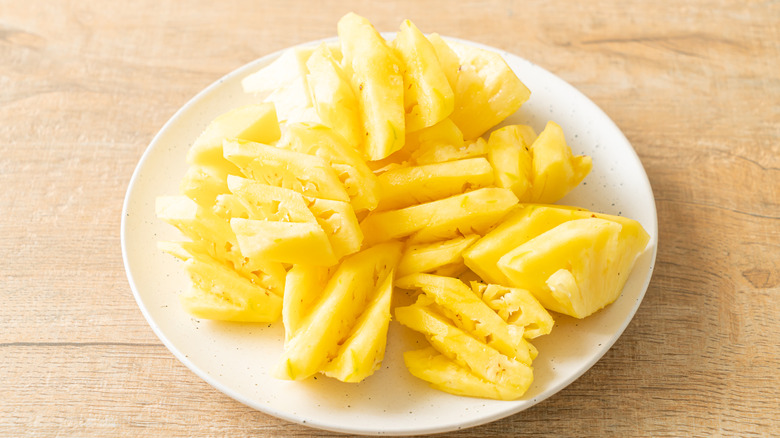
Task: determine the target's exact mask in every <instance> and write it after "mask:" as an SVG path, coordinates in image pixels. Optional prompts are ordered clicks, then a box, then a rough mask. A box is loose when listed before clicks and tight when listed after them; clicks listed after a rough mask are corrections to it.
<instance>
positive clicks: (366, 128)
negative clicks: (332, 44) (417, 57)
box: [338, 13, 405, 160]
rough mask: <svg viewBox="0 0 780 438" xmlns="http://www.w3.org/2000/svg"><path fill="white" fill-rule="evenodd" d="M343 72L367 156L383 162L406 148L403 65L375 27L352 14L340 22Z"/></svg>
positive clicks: (339, 31) (339, 32)
mask: <svg viewBox="0 0 780 438" xmlns="http://www.w3.org/2000/svg"><path fill="white" fill-rule="evenodd" d="M338 34H339V38H340V40H341V51H342V56H343V58H342V68H343V69H344V71H345V72H346V74H347V76H348V77H350V78H351V81H352V89H353V90H354V91H355V94H356V95H357V98H358V99H357V100H358V104H359V108H360V112H361V116H362V121H363V132H364V135H365V139H364V143H363V148H364V149H363V152H364V155H365V156H366V157H367V158H368V159H369V160H381V159H382V158H385V157H387V156H388V155H390V154H392V153H393V152H395V151H397V150H399V149H401V148H402V147H403V145H404V139H405V135H404V132H405V129H404V117H405V116H404V114H405V113H404V81H403V67H402V63H401V61H400V60H399V59H398V58H397V57H396V55H395V54H394V53H393V50H392V49H391V48H390V47H389V46H388V45H387V43H386V42H385V40H384V38H382V36H381V35H379V33H378V32H377V31H376V29H374V26H372V25H371V23H370V22H369V21H368V20H366V19H365V18H363V17H360V16H359V15H357V14H354V13H349V14H347V15H345V16H344V17H342V18H341V20H339V23H338Z"/></svg>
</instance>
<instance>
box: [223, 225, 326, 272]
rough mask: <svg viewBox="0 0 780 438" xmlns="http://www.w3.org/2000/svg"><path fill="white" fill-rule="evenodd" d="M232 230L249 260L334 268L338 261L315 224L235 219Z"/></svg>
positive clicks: (324, 235) (323, 233)
mask: <svg viewBox="0 0 780 438" xmlns="http://www.w3.org/2000/svg"><path fill="white" fill-rule="evenodd" d="M230 228H232V229H233V232H234V233H236V238H237V239H238V246H239V247H240V248H241V252H242V253H243V254H245V255H246V256H247V257H250V258H256V259H261V260H267V261H270V262H276V263H293V264H298V263H301V264H307V265H315V266H333V265H335V264H336V263H337V262H338V259H337V258H336V255H335V254H334V253H333V247H332V246H331V245H330V240H329V239H328V236H327V235H326V234H325V231H324V230H323V229H322V227H321V226H320V225H319V224H318V223H317V222H316V221H315V222H280V221H268V220H257V219H244V218H238V217H234V218H232V219H230Z"/></svg>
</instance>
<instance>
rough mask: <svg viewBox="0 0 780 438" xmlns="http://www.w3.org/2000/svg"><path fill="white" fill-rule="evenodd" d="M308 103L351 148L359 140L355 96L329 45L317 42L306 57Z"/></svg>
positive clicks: (358, 119)
mask: <svg viewBox="0 0 780 438" xmlns="http://www.w3.org/2000/svg"><path fill="white" fill-rule="evenodd" d="M306 66H307V68H308V70H309V73H308V74H307V75H306V79H307V83H308V86H309V93H310V95H311V99H312V103H313V105H314V108H315V109H316V111H317V115H319V117H320V119H321V120H322V123H323V124H324V125H325V126H328V127H330V128H331V129H333V130H334V131H336V132H337V133H338V134H339V135H341V136H342V137H343V138H344V140H345V141H346V142H347V144H348V145H349V147H350V148H351V149H353V150H359V149H360V147H361V146H362V144H363V137H365V135H363V136H361V133H362V132H363V127H362V122H361V118H360V112H359V111H358V108H359V106H358V100H357V96H355V92H354V91H353V90H352V85H351V84H350V80H349V78H348V77H346V76H345V75H344V71H343V70H342V69H341V66H340V65H339V63H338V61H336V59H335V58H334V56H333V52H332V51H331V49H330V48H329V47H328V46H327V45H325V44H321V45H320V46H319V47H317V49H316V50H315V51H314V53H312V54H311V56H310V57H309V59H308V60H307V61H306Z"/></svg>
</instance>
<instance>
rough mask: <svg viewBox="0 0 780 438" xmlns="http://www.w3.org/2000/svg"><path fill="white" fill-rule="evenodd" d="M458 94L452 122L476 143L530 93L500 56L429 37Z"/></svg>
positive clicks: (437, 36)
mask: <svg viewBox="0 0 780 438" xmlns="http://www.w3.org/2000/svg"><path fill="white" fill-rule="evenodd" d="M428 39H429V40H430V42H431V44H433V47H434V48H435V49H436V55H437V57H438V59H439V62H440V63H441V66H442V68H443V69H444V73H445V74H446V75H447V80H448V81H449V82H450V86H451V87H452V90H453V91H454V92H455V109H454V111H453V112H452V114H451V115H450V118H451V119H452V121H454V122H455V124H457V125H458V127H459V128H460V130H461V131H462V132H463V136H464V138H466V139H468V140H472V139H475V138H477V137H479V136H480V135H482V134H484V133H485V132H486V131H487V130H489V129H490V128H492V127H494V126H495V125H497V124H499V123H500V122H501V121H503V120H504V119H505V118H507V117H508V116H509V115H511V114H512V113H514V112H515V111H517V110H518V109H519V108H520V106H521V105H522V104H523V102H525V101H526V100H528V98H529V97H530V95H531V92H530V91H529V90H528V88H526V86H525V85H524V84H523V83H522V82H521V81H520V79H518V77H517V75H515V73H514V72H513V71H512V69H511V68H510V67H509V66H508V65H507V64H506V61H504V59H503V58H502V57H501V55H499V54H498V53H494V52H491V51H489V50H485V49H480V48H477V47H472V46H467V45H464V44H458V43H454V42H453V43H449V44H448V43H447V42H445V41H444V40H443V39H442V38H441V37H440V36H439V35H437V34H431V35H429V36H428Z"/></svg>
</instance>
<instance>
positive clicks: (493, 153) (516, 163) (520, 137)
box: [487, 125, 536, 202]
mask: <svg viewBox="0 0 780 438" xmlns="http://www.w3.org/2000/svg"><path fill="white" fill-rule="evenodd" d="M534 138H536V133H535V132H534V130H533V128H531V127H530V126H525V125H510V126H505V127H503V128H501V129H498V130H496V131H493V132H492V133H491V134H490V139H489V140H488V142H487V147H488V160H490V164H491V165H492V166H493V168H494V169H495V172H496V183H497V185H498V186H499V187H504V188H507V189H510V190H512V192H514V194H515V195H516V196H517V198H518V199H520V202H528V200H529V199H530V198H531V194H530V193H529V191H530V189H531V178H532V177H533V174H532V167H531V165H532V158H531V144H533V140H534Z"/></svg>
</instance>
